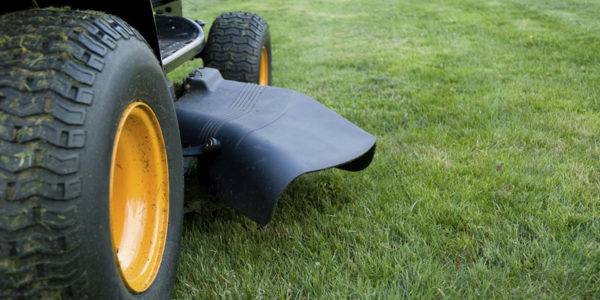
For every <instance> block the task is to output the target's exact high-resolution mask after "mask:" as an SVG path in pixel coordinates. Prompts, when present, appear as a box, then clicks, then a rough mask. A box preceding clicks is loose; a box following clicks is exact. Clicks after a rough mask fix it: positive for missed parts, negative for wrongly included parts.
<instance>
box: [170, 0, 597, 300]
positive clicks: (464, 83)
mask: <svg viewBox="0 0 600 300" xmlns="http://www.w3.org/2000/svg"><path fill="white" fill-rule="evenodd" d="M229 10H247V11H253V12H256V13H259V14H261V15H263V16H264V17H265V18H266V19H267V21H268V22H269V25H270V30H271V38H272V43H273V51H274V52H273V75H274V80H273V84H274V85H275V86H280V87H286V88H290V89H294V90H297V91H300V92H303V93H305V94H308V95H310V96H312V97H313V98H315V99H317V100H319V101H321V102H322V103H323V104H325V105H327V106H329V107H330V108H332V109H333V110H334V111H336V112H338V113H339V114H341V115H343V116H344V117H346V118H348V119H349V120H351V121H352V122H354V123H356V124H358V125H359V126H361V127H363V128H364V129H365V130H367V131H369V132H370V133H372V134H374V135H375V136H376V137H377V138H378V149H377V154H376V156H375V160H374V162H373V164H372V165H371V166H370V167H369V168H368V169H366V170H365V171H363V172H359V173H349V172H344V171H339V170H332V171H325V172H320V173H316V174H311V175H305V176H302V177H301V178H299V179H298V180H296V181H295V182H294V183H293V184H292V186H291V187H289V188H288V189H287V190H286V192H285V193H284V195H283V197H282V198H281V199H280V202H279V204H278V207H277V209H276V212H275V217H274V219H273V221H272V222H271V223H270V224H269V225H268V226H266V227H261V226H258V225H256V224H255V223H253V222H252V221H250V220H248V219H246V218H244V217H242V216H240V215H239V214H237V213H235V212H233V211H232V210H230V209H227V208H226V209H219V210H214V209H213V208H208V207H207V208H203V209H202V210H201V211H200V212H199V213H192V214H189V215H188V216H187V217H186V220H185V229H184V238H183V245H182V251H181V260H180V265H179V271H178V274H179V275H178V277H177V286H176V289H175V292H174V294H173V297H174V298H178V299H189V298H217V299H218V298H233V299H250V298H259V299H263V298H266V299H273V298H279V299H287V298H291V299H299V298H300V299H301V298H322V299H331V298H360V299H361V298H400V297H411V298H420V297H424V298H600V163H599V159H600V113H599V111H600V52H599V51H600V18H599V16H600V2H599V1H597V0H588V1H585V0H568V1H565V0H545V1H533V0H531V1H525V0H498V1H464V0H453V1H442V0H425V1H424V0H405V1H400V0H384V1H369V0H352V1H350V0H346V1H343V0H320V1H319V0H297V1H281V0H279V1H277V0H264V1H242V0H227V1H222V0H221V1H217V0H212V1H200V0H197V1H196V0H194V1H192V0H187V1H184V11H185V15H186V16H188V17H190V18H194V19H197V18H202V19H203V20H205V21H206V22H207V23H208V24H210V23H211V22H212V20H213V19H214V18H215V17H216V16H217V15H218V14H220V13H221V12H224V11H229ZM194 65H195V66H198V65H201V62H200V61H196V62H194V63H190V64H188V65H186V66H185V67H183V68H181V70H179V71H177V72H176V73H174V74H172V75H171V76H172V77H173V78H181V77H182V76H184V75H185V73H187V72H189V71H190V70H191V69H192V68H193V67H194ZM186 197H187V198H188V199H191V198H193V197H194V194H193V193H191V192H188V194H187V195H186Z"/></svg>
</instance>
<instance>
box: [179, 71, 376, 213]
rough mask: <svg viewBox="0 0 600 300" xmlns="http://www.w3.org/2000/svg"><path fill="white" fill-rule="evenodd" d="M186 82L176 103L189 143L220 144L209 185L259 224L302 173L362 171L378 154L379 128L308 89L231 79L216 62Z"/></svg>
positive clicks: (213, 156) (184, 138)
mask: <svg viewBox="0 0 600 300" xmlns="http://www.w3.org/2000/svg"><path fill="white" fill-rule="evenodd" d="M184 85H186V86H187V88H188V90H187V92H186V93H185V94H184V95H183V96H182V97H181V98H179V100H178V101H177V102H176V104H175V105H176V111H177V117H178V120H179V128H180V132H181V140H182V143H183V144H184V146H189V147H192V148H193V147H197V146H199V145H204V144H207V141H211V140H212V141H218V142H219V143H220V149H219V150H218V151H213V153H205V154H203V155H205V156H210V159H209V162H208V164H207V166H206V168H207V169H208V173H209V174H208V175H209V176H208V178H209V184H210V188H211V189H212V191H213V192H214V193H215V194H216V196H217V197H218V198H220V199H221V200H223V201H224V202H225V203H226V204H228V205H229V206H231V207H233V208H234V209H236V210H237V211H239V212H240V213H242V214H243V215H245V216H247V217H249V218H251V219H252V220H254V221H256V222H258V223H260V224H266V223H268V222H269V221H270V220H271V217H272V214H273V211H274V208H275V204H276V203H277V199H278V198H279V195H280V194H281V193H282V192H283V190H284V189H285V187H286V186H287V185H289V184H290V183H291V182H292V181H293V180H294V179H295V178H296V177H298V176H300V175H301V174H304V173H308V172H314V171H318V170H323V169H327V168H333V167H337V168H341V169H345V170H351V171H358V170H361V169H363V168H365V167H367V166H368V165H369V163H370V162H371V160H372V158H373V154H374V150H375V138H374V137H373V136H372V135H370V134H368V133H367V132H365V131H363V130H362V129H360V128H359V127H357V126H356V125H354V124H352V123H351V122H349V121H348V120H346V119H344V118H343V117H341V116H339V115H338V114H336V113H335V112H333V111H331V110H330V109H328V108H327V107H325V106H323V105H322V104H320V103H319V102H317V101H316V100H314V99H312V98H310V97H308V96H306V95H303V94H301V93H298V92H295V91H291V90H287V89H283V88H276V87H265V86H260V85H256V84H250V83H242V82H236V81H230V80H224V79H223V78H222V77H221V75H220V73H219V71H217V70H215V69H210V68H204V69H197V70H196V71H194V72H192V73H191V74H190V76H188V78H187V79H186V82H185V83H184ZM211 143H214V142H208V144H211ZM208 144H207V147H208ZM205 150H210V149H206V148H205ZM213 150H214V149H213Z"/></svg>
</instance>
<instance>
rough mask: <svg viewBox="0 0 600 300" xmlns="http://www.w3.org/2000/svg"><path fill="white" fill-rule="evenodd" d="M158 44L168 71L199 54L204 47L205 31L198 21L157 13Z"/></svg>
mask: <svg viewBox="0 0 600 300" xmlns="http://www.w3.org/2000/svg"><path fill="white" fill-rule="evenodd" d="M155 18H156V29H157V31H158V44H159V46H160V56H161V58H162V63H163V66H164V67H165V70H166V71H167V72H170V71H172V70H173V69H175V68H177V67H178V66H179V65H181V64H182V63H184V62H186V61H188V60H190V59H192V58H193V57H194V56H196V55H198V53H200V52H201V51H202V48H203V47H204V31H203V30H202V27H201V26H200V25H199V24H197V23H196V22H194V21H192V20H189V19H186V18H183V17H176V16H167V15H156V17H155Z"/></svg>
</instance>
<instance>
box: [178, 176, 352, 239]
mask: <svg viewBox="0 0 600 300" xmlns="http://www.w3.org/2000/svg"><path fill="white" fill-rule="evenodd" d="M333 172H336V171H321V172H317V173H311V174H305V175H302V176H300V177H299V178H297V179H295V180H294V181H293V182H292V183H291V184H290V185H289V186H288V187H287V188H286V189H285V190H284V192H283V193H282V194H281V196H280V197H279V200H278V202H277V206H276V208H275V212H274V216H273V219H272V221H271V222H270V223H269V224H267V225H266V226H261V225H258V224H256V223H254V222H253V221H251V220H250V219H248V218H246V217H244V216H243V215H241V214H239V213H238V212H236V211H235V210H233V209H232V208H230V207H228V206H227V205H226V204H225V203H223V202H220V201H219V200H218V199H217V198H216V197H215V196H214V195H212V194H211V193H210V191H209V189H208V188H207V184H206V182H205V181H203V180H202V179H196V178H194V179H191V180H187V181H186V186H185V211H186V214H185V218H184V228H192V230H195V231H200V232H214V231H215V230H219V229H218V227H220V228H222V227H227V226H228V224H229V225H232V224H235V225H236V226H242V227H244V228H246V229H250V230H255V229H264V227H269V226H277V227H280V226H286V225H289V224H292V223H300V224H304V223H306V224H308V223H310V222H312V221H313V219H314V216H315V215H317V214H318V215H323V214H334V213H335V211H336V210H339V208H340V207H341V206H342V205H343V204H345V203H348V202H349V201H350V199H349V198H348V197H347V196H346V195H345V191H344V188H343V182H342V180H341V179H340V178H339V177H337V176H335V174H334V173H333ZM274 223H275V224H277V225H273V224H274Z"/></svg>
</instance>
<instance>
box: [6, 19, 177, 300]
mask: <svg viewBox="0 0 600 300" xmlns="http://www.w3.org/2000/svg"><path fill="white" fill-rule="evenodd" d="M0 37H1V38H0V299H4V298H10V299H13V298H18V299H21V298H60V299H86V298H94V299H96V298H97V299H137V298H149V299H167V298H169V296H170V293H171V290H172V288H173V285H174V281H175V276H176V268H177V260H178V255H179V254H178V253H179V245H180V239H181V228H182V219H183V218H182V216H183V163H182V154H181V145H180V140H179V129H178V125H177V119H176V115H175V110H174V105H173V99H172V96H171V93H170V91H169V88H168V85H167V82H166V78H165V76H164V74H163V72H162V69H161V67H160V65H159V64H158V61H157V60H156V58H155V56H154V54H153V52H152V50H150V48H149V47H148V45H147V44H146V43H145V41H144V40H143V38H142V37H141V36H140V34H139V33H138V32H137V31H136V30H135V29H133V28H132V27H130V26H129V25H127V24H126V23H125V22H124V21H122V20H120V19H119V18H116V17H113V16H109V15H106V14H103V13H97V12H89V11H87V12H84V11H65V10H29V11H21V12H15V13H10V14H5V15H2V16H0ZM134 101H143V102H144V103H145V104H147V105H148V106H149V107H151V109H152V110H153V111H154V113H155V114H156V118H157V120H158V123H159V124H160V128H161V130H162V133H163V136H164V142H165V148H166V154H167V158H168V176H169V212H168V215H169V219H168V220H169V222H168V227H167V228H168V229H167V237H166V243H165V248H164V252H163V256H162V261H161V263H160V267H159V269H158V271H157V275H156V278H155V280H154V281H153V282H152V285H151V286H150V287H149V288H147V289H146V290H144V291H143V292H142V293H138V294H136V293H133V292H131V291H130V290H129V289H128V288H127V287H126V285H125V283H124V282H123V280H122V279H121V277H120V275H119V270H118V267H117V262H116V259H115V256H114V254H113V246H112V244H111V232H110V222H109V219H110V216H109V201H108V199H109V181H110V179H109V177H110V168H111V159H112V151H113V144H114V138H115V133H116V130H117V126H118V125H119V120H120V118H121V116H122V114H123V111H124V109H125V108H126V107H127V106H128V105H129V104H130V103H132V102H134ZM117 251H118V249H117Z"/></svg>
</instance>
